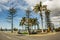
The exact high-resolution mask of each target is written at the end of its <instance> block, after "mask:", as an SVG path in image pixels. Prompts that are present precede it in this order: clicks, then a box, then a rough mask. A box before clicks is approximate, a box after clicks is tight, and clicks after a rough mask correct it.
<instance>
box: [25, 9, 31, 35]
mask: <svg viewBox="0 0 60 40" xmlns="http://www.w3.org/2000/svg"><path fill="white" fill-rule="evenodd" d="M30 12H31V11H30V10H29V9H27V10H26V17H27V19H28V33H29V34H30V28H29V18H30Z"/></svg>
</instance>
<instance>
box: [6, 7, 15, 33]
mask: <svg viewBox="0 0 60 40" xmlns="http://www.w3.org/2000/svg"><path fill="white" fill-rule="evenodd" d="M15 16H16V9H14V8H13V7H12V8H10V9H9V15H8V18H7V19H8V21H9V22H10V23H11V32H12V33H13V18H14V17H15Z"/></svg>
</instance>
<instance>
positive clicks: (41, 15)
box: [40, 12, 43, 33]
mask: <svg viewBox="0 0 60 40" xmlns="http://www.w3.org/2000/svg"><path fill="white" fill-rule="evenodd" d="M40 16H41V24H42V33H43V17H42V12H40Z"/></svg>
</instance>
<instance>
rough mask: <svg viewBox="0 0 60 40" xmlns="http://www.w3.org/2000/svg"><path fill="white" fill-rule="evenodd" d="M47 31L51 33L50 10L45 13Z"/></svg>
mask: <svg viewBox="0 0 60 40" xmlns="http://www.w3.org/2000/svg"><path fill="white" fill-rule="evenodd" d="M45 15H46V23H47V27H48V30H49V31H51V21H50V10H46V11H45Z"/></svg>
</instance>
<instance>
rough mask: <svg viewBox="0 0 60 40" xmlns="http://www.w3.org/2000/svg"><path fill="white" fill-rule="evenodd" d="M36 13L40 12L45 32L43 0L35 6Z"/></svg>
mask: <svg viewBox="0 0 60 40" xmlns="http://www.w3.org/2000/svg"><path fill="white" fill-rule="evenodd" d="M33 10H34V11H35V12H36V13H37V12H40V17H41V24H42V32H43V16H42V11H43V5H42V2H40V4H37V5H36V6H34V9H33Z"/></svg>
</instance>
